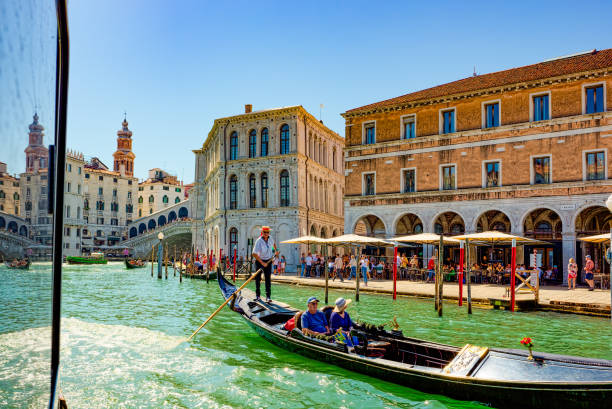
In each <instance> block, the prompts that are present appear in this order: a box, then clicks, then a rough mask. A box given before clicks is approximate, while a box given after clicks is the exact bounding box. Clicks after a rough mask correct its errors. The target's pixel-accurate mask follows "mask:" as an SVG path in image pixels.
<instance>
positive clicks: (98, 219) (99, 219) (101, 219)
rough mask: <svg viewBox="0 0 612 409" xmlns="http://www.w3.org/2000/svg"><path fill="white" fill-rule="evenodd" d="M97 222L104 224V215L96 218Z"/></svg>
mask: <svg viewBox="0 0 612 409" xmlns="http://www.w3.org/2000/svg"><path fill="white" fill-rule="evenodd" d="M96 222H97V224H104V217H98V218H97V219H96Z"/></svg>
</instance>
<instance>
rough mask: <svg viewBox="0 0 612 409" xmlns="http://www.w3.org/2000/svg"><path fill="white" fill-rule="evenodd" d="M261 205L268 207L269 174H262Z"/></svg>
mask: <svg viewBox="0 0 612 409" xmlns="http://www.w3.org/2000/svg"><path fill="white" fill-rule="evenodd" d="M261 207H268V174H267V173H262V175H261Z"/></svg>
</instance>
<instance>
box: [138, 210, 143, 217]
mask: <svg viewBox="0 0 612 409" xmlns="http://www.w3.org/2000/svg"><path fill="white" fill-rule="evenodd" d="M138 217H142V209H138Z"/></svg>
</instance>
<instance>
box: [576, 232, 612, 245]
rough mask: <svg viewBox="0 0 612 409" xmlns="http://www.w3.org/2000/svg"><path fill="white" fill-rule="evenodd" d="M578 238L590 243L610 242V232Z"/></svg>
mask: <svg viewBox="0 0 612 409" xmlns="http://www.w3.org/2000/svg"><path fill="white" fill-rule="evenodd" d="M578 240H582V241H586V242H589V243H608V242H610V233H604V234H597V235H595V236H588V237H581V238H579V239H578Z"/></svg>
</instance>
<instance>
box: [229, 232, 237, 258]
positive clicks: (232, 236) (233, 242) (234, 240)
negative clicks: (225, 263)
mask: <svg viewBox="0 0 612 409" xmlns="http://www.w3.org/2000/svg"><path fill="white" fill-rule="evenodd" d="M229 236H230V237H229V239H230V257H234V249H237V248H238V229H237V228H235V227H232V228H231V229H230V232H229Z"/></svg>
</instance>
